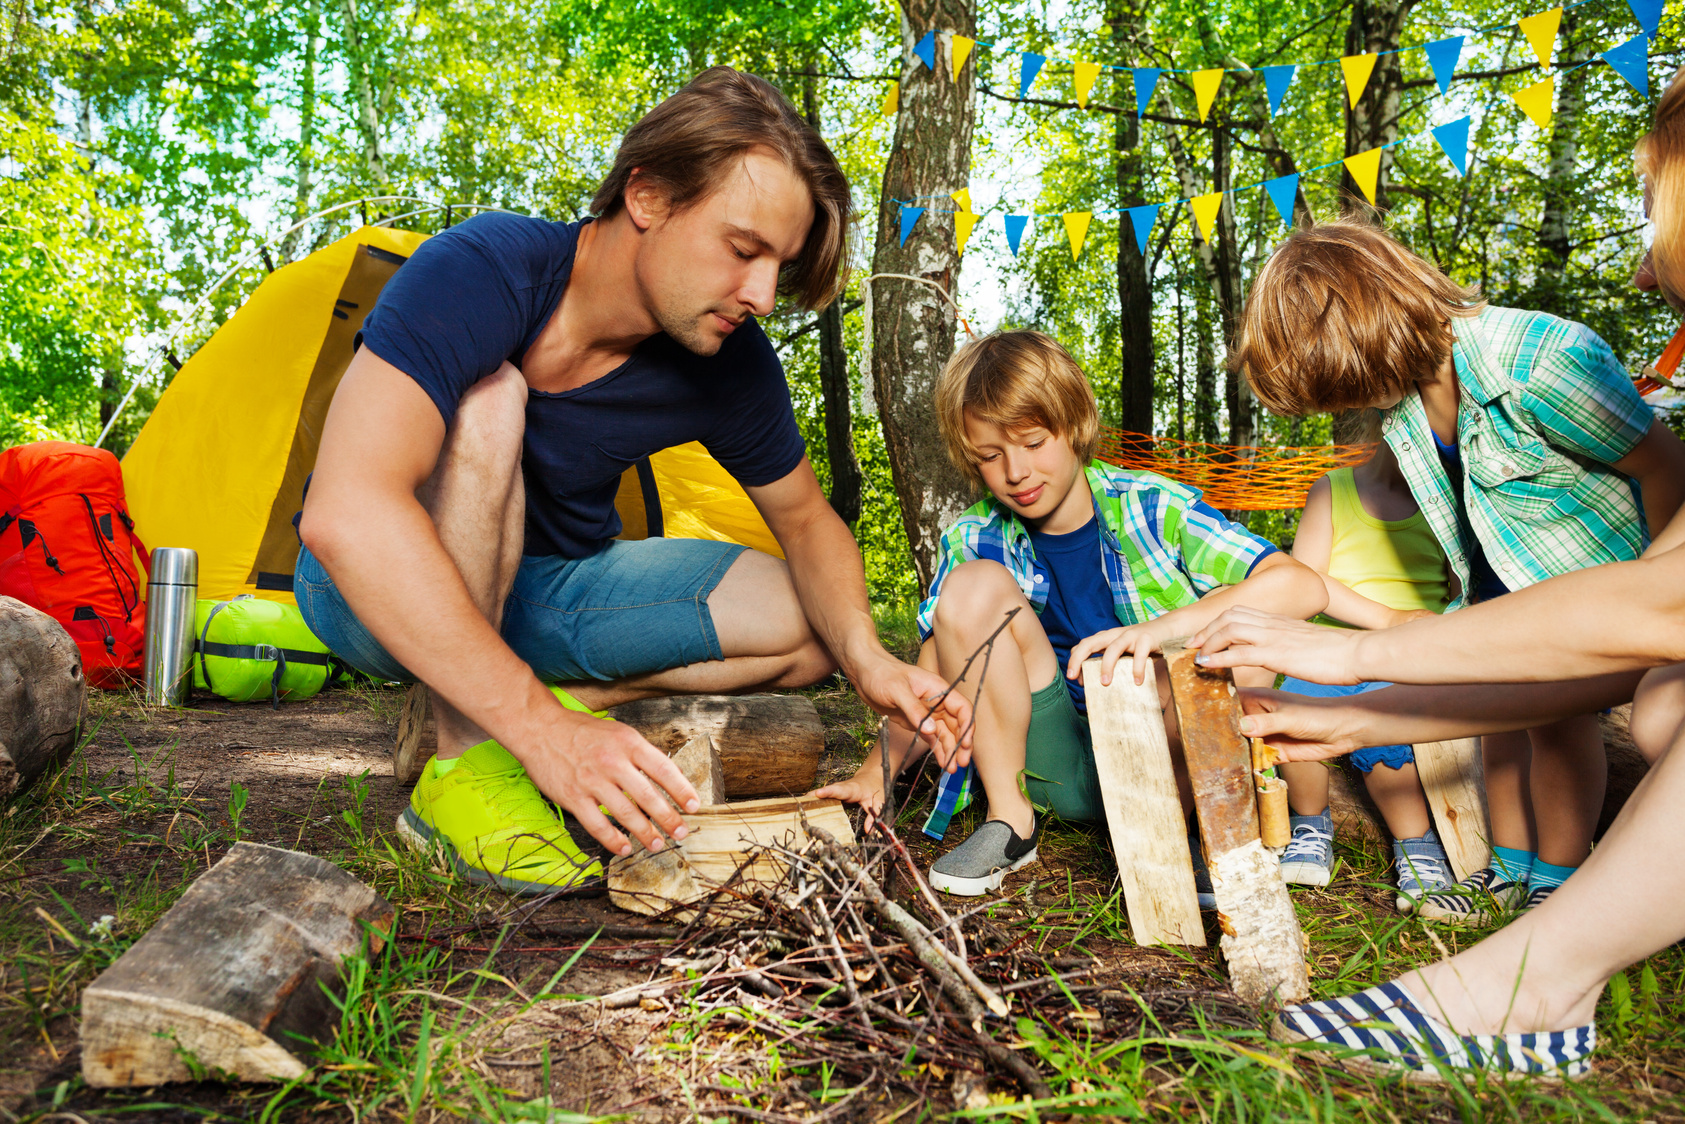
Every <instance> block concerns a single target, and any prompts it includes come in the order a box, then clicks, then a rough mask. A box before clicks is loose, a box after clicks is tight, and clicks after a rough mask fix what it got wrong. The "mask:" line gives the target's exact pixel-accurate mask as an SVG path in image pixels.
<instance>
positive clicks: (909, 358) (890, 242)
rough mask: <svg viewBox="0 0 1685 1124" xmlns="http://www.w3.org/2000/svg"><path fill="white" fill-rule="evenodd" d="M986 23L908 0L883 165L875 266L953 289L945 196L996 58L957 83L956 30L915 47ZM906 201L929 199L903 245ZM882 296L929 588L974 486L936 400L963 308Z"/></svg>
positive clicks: (889, 371) (880, 322) (890, 374)
mask: <svg viewBox="0 0 1685 1124" xmlns="http://www.w3.org/2000/svg"><path fill="white" fill-rule="evenodd" d="M976 22H977V17H976V5H975V3H974V2H973V0H906V2H905V3H904V4H903V5H902V7H901V85H900V112H899V113H898V114H897V116H896V122H895V140H894V142H893V145H892V147H891V148H890V153H889V159H888V160H887V161H886V162H885V164H884V174H883V196H882V199H881V201H880V202H879V204H878V230H877V246H876V250H875V251H874V253H873V257H872V272H873V273H899V274H906V275H909V276H913V277H921V278H925V279H927V280H929V281H932V282H934V283H935V284H936V285H937V286H939V287H940V288H941V289H942V291H943V292H946V293H948V294H949V295H950V296H952V295H954V290H955V285H954V283H955V281H956V280H957V278H958V276H959V254H958V251H957V247H956V243H955V240H954V218H953V215H952V213H951V211H952V210H953V208H952V206H951V205H945V204H943V203H942V202H941V200H942V199H945V198H946V197H947V195H948V193H950V192H952V191H954V190H956V189H958V188H961V187H964V186H966V183H967V181H968V180H969V179H970V173H971V134H972V125H973V121H974V119H975V116H976V70H975V68H976V67H977V65H978V64H979V62H980V61H981V60H982V59H983V58H984V57H985V56H982V55H979V54H977V53H973V55H972V57H971V58H970V59H969V60H967V62H966V64H965V66H964V67H963V68H962V69H961V71H960V74H959V79H958V81H955V79H954V76H953V69H952V67H953V64H952V55H951V54H950V50H951V36H950V35H946V34H939V35H938V36H937V38H936V67H935V69H934V70H932V69H930V68H928V67H926V66H925V65H924V63H923V62H921V61H920V60H919V59H918V58H917V56H915V55H914V54H913V45H914V43H915V42H916V41H917V40H918V39H920V38H921V37H922V36H923V35H924V33H925V31H926V30H927V29H929V28H941V29H943V30H945V31H948V32H953V33H957V34H960V35H966V36H974V35H975V34H976ZM933 196H934V197H935V198H931V197H933ZM896 200H910V201H916V205H918V206H928V207H929V208H930V209H929V210H928V211H926V213H925V214H924V215H923V216H922V217H921V218H920V219H919V222H918V225H917V226H915V227H914V228H913V231H912V234H911V236H909V237H908V238H907V240H906V241H905V242H904V243H903V242H902V241H901V208H900V206H899V205H898V204H897V203H896ZM871 299H872V325H873V327H872V381H873V388H874V392H875V396H876V399H877V404H878V413H879V415H880V416H881V418H882V419H883V432H884V441H885V444H886V445H887V447H888V453H889V465H890V471H891V474H892V475H893V477H894V479H895V492H896V495H897V496H898V497H899V499H900V501H901V518H902V522H903V523H904V524H905V525H906V529H907V544H908V547H909V548H910V550H911V553H912V556H913V563H914V565H915V567H916V568H917V570H918V574H919V586H920V588H929V585H930V580H931V578H932V577H933V576H934V575H935V572H936V563H937V560H938V554H939V548H940V544H941V533H942V529H943V528H944V527H945V526H947V525H948V524H949V523H951V522H953V520H954V519H955V518H956V517H957V516H958V515H959V513H960V512H961V511H963V510H965V508H966V507H967V506H969V505H970V503H971V502H972V498H973V490H972V488H971V485H970V483H969V482H968V481H967V480H966V478H965V476H964V475H963V474H962V473H961V472H960V471H959V469H957V468H955V467H954V465H953V464H952V463H951V462H950V461H949V460H948V457H947V453H946V450H945V446H944V444H943V442H942V438H941V434H940V432H939V430H938V428H937V424H936V412H935V407H934V405H933V403H932V400H931V391H932V388H933V387H934V385H935V382H936V376H937V375H938V374H939V373H940V372H941V370H942V368H943V366H944V365H945V364H946V363H947V361H948V358H949V356H950V355H952V354H953V350H954V335H955V329H956V324H955V315H954V310H953V307H952V306H951V305H950V304H949V303H948V302H947V301H946V300H944V299H943V297H942V296H941V295H940V294H938V293H937V292H935V291H934V290H932V289H931V287H930V286H929V285H925V284H919V283H916V282H913V281H904V280H898V279H894V278H888V277H885V278H883V279H881V280H878V281H874V282H873V283H872V286H871Z"/></svg>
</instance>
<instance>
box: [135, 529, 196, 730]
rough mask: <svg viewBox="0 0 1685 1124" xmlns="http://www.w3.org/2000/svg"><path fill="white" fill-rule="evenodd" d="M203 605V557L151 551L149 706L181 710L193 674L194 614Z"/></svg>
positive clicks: (174, 550)
mask: <svg viewBox="0 0 1685 1124" xmlns="http://www.w3.org/2000/svg"><path fill="white" fill-rule="evenodd" d="M198 601H199V554H198V552H197V551H194V550H188V549H186V548H184V547H173V546H164V547H159V548H158V549H157V550H154V551H153V552H152V569H151V572H150V576H149V577H148V579H147V583H146V702H147V704H148V705H149V706H181V705H182V704H183V703H185V702H186V701H187V688H188V687H189V686H190V685H191V683H192V671H193V610H194V608H195V606H196V605H197V604H198Z"/></svg>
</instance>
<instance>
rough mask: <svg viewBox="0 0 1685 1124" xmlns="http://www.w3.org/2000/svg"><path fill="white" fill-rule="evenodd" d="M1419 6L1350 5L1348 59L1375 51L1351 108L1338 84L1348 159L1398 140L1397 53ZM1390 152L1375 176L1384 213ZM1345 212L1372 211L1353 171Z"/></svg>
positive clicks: (1344, 187) (1343, 178) (1400, 83)
mask: <svg viewBox="0 0 1685 1124" xmlns="http://www.w3.org/2000/svg"><path fill="white" fill-rule="evenodd" d="M1415 6H1416V0H1356V2H1355V3H1353V5H1352V15H1351V22H1350V23H1349V24H1348V25H1347V27H1346V51H1345V53H1346V54H1347V55H1362V54H1368V53H1370V52H1374V53H1376V54H1378V55H1379V56H1380V57H1379V58H1377V59H1376V60H1375V69H1374V70H1373V71H1372V72H1371V73H1370V75H1369V83H1368V85H1366V86H1365V87H1364V90H1363V96H1362V97H1361V98H1359V99H1358V100H1357V105H1356V106H1353V105H1352V104H1351V100H1350V99H1349V98H1348V97H1347V96H1346V91H1345V83H1344V82H1341V83H1340V93H1339V95H1338V96H1339V98H1340V104H1341V106H1342V107H1343V108H1345V110H1346V155H1347V156H1355V155H1357V154H1358V153H1359V152H1368V151H1369V150H1370V149H1372V148H1381V147H1382V146H1384V145H1388V144H1391V143H1392V142H1393V141H1395V140H1397V139H1398V123H1399V121H1400V120H1401V119H1402V117H1403V112H1402V101H1403V95H1404V70H1403V67H1402V66H1401V64H1400V59H1401V56H1400V55H1399V54H1398V43H1399V36H1400V35H1401V34H1402V32H1403V30H1404V21H1405V20H1406V19H1407V18H1408V17H1409V15H1410V12H1411V10H1412V9H1414V8H1415ZM1392 157H1393V153H1392V150H1391V149H1385V150H1384V151H1383V152H1382V153H1381V164H1380V173H1379V174H1378V175H1377V176H1376V178H1375V209H1376V211H1380V212H1384V211H1386V210H1387V209H1388V207H1389V206H1390V200H1389V197H1388V191H1387V181H1388V179H1389V177H1390V173H1391V170H1392ZM1340 188H1341V200H1340V202H1341V209H1342V210H1343V211H1346V212H1347V213H1352V212H1356V213H1361V214H1368V213H1369V202H1368V200H1367V199H1365V198H1364V196H1363V192H1362V191H1361V190H1360V189H1359V188H1358V186H1357V182H1356V181H1355V180H1353V179H1352V175H1351V172H1350V171H1348V170H1344V169H1342V171H1341V173H1340Z"/></svg>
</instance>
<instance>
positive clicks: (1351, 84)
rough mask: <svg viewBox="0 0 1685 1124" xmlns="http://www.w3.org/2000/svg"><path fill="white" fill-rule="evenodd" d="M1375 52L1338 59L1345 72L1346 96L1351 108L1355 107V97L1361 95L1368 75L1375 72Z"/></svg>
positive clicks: (1367, 80)
mask: <svg viewBox="0 0 1685 1124" xmlns="http://www.w3.org/2000/svg"><path fill="white" fill-rule="evenodd" d="M1376 58H1377V56H1376V54H1375V52H1373V51H1371V52H1369V53H1368V54H1367V55H1347V56H1346V57H1345V58H1343V59H1341V60H1340V69H1341V70H1343V71H1345V72H1346V97H1347V99H1348V100H1349V101H1350V102H1351V107H1352V108H1353V109H1356V108H1357V99H1358V98H1360V97H1362V96H1363V88H1364V87H1365V86H1367V85H1369V76H1370V75H1371V74H1373V73H1375V59H1376Z"/></svg>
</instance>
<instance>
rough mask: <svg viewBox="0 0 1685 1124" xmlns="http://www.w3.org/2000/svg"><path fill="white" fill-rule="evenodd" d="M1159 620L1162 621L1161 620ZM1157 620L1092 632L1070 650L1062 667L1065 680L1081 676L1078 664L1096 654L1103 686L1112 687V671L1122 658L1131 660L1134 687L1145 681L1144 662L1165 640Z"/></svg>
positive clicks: (1150, 657) (1080, 665) (1166, 638)
mask: <svg viewBox="0 0 1685 1124" xmlns="http://www.w3.org/2000/svg"><path fill="white" fill-rule="evenodd" d="M1161 619H1162V618H1161ZM1157 624H1158V622H1157V621H1152V622H1149V623H1147V624H1132V625H1129V626H1128V627H1126V628H1108V629H1107V630H1106V631H1104V632H1096V633H1095V634H1094V635H1093V636H1090V637H1088V638H1087V639H1086V640H1082V641H1079V642H1078V643H1077V645H1076V647H1074V648H1072V649H1071V659H1070V662H1069V663H1068V664H1066V665H1065V678H1067V679H1075V678H1076V677H1077V676H1079V675H1081V674H1082V661H1083V660H1086V659H1087V658H1088V657H1089V656H1091V655H1093V654H1094V653H1096V652H1099V653H1100V682H1101V683H1103V684H1105V685H1106V686H1108V687H1109V686H1111V685H1112V669H1113V668H1114V667H1116V666H1117V662H1118V660H1119V659H1120V658H1122V657H1123V656H1126V655H1127V656H1132V657H1133V666H1134V670H1135V683H1136V685H1137V686H1139V685H1140V684H1142V683H1144V682H1146V678H1147V662H1148V661H1149V660H1151V659H1152V658H1153V653H1154V652H1156V651H1158V649H1159V645H1161V644H1163V643H1164V642H1165V641H1166V640H1168V639H1169V637H1168V636H1165V635H1162V633H1163V631H1164V630H1163V629H1162V628H1160V627H1156V626H1157Z"/></svg>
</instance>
